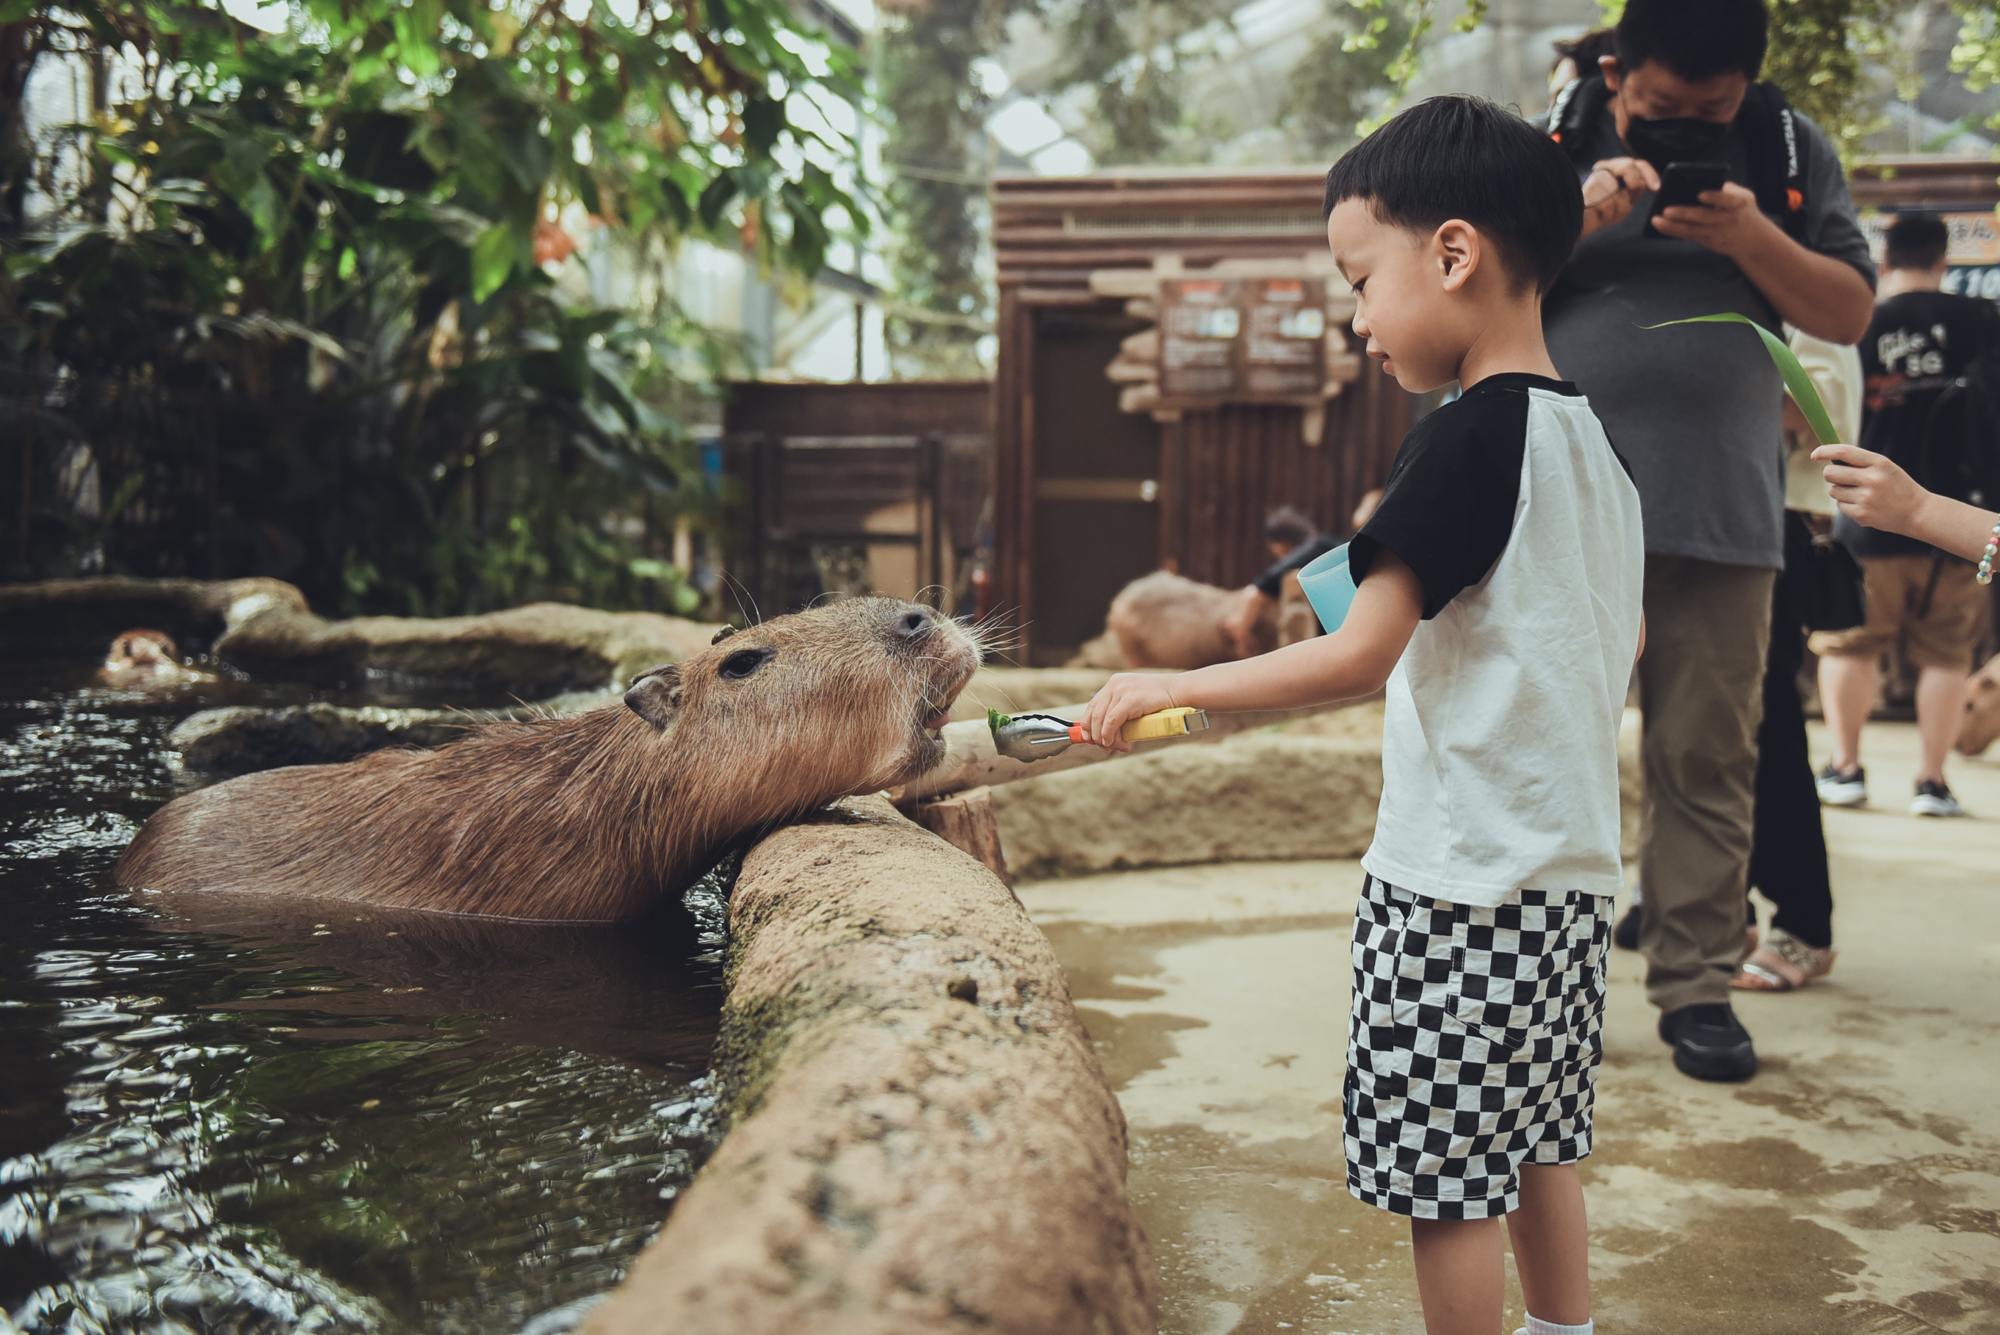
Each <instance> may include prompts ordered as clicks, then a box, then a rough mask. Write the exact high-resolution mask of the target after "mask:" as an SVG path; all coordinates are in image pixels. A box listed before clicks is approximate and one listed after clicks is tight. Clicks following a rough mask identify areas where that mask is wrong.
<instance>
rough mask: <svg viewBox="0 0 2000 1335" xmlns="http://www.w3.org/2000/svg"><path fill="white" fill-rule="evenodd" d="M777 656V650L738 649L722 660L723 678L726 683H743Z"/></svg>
mask: <svg viewBox="0 0 2000 1335" xmlns="http://www.w3.org/2000/svg"><path fill="white" fill-rule="evenodd" d="M777 656H778V651H777V650H775V649H738V650H737V651H736V652H735V653H733V654H731V655H730V656H729V657H727V658H725V659H723V660H722V677H723V679H724V680H725V681H742V680H743V679H744V678H745V677H747V676H749V675H750V674H751V673H753V672H755V671H756V670H757V669H758V668H760V667H763V666H764V664H766V663H768V662H770V661H771V660H772V659H773V658H776V657H777Z"/></svg>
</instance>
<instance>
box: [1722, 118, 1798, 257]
mask: <svg viewBox="0 0 2000 1335" xmlns="http://www.w3.org/2000/svg"><path fill="white" fill-rule="evenodd" d="M1736 125H1737V128H1738V129H1739V130H1740V131H1741V132H1742V134H1743V146H1744V148H1745V149H1746V150H1747V151H1748V153H1749V155H1750V182H1751V187H1750V188H1751V189H1752V190H1753V191H1755V192H1756V195H1757V207H1758V208H1759V209H1760V210H1762V211H1763V212H1764V213H1765V214H1766V215H1767V216H1769V217H1770V218H1772V219H1773V220H1775V221H1776V222H1777V224H1778V225H1779V226H1780V227H1782V228H1784V229H1785V234H1786V235H1787V236H1789V237H1791V238H1792V240H1794V241H1796V242H1798V243H1799V244H1800V245H1804V244H1805V241H1806V168H1807V167H1808V166H1809V165H1810V164H1809V162H1808V160H1807V154H1809V153H1810V152H1811V151H1812V148H1811V141H1810V140H1808V139H1807V138H1806V136H1805V135H1804V134H1803V133H1802V132H1801V131H1800V129H1799V125H1798V118H1797V116H1796V115H1795V114H1794V113H1793V111H1792V108H1791V104H1790V103H1789V102H1787V101H1785V95H1784V93H1782V92H1780V91H1779V89H1778V86H1777V85H1776V84H1773V83H1759V84H1752V85H1751V86H1750V90H1749V91H1748V92H1747V93H1745V94H1744V95H1743V109H1742V110H1741V111H1739V112H1737V113H1736Z"/></svg>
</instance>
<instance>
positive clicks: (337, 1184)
mask: <svg viewBox="0 0 2000 1335" xmlns="http://www.w3.org/2000/svg"><path fill="white" fill-rule="evenodd" d="M329 698H332V699H336V700H337V699H338V698H339V697H337V696H331V695H329V694H328V693H325V692H320V693H315V694H312V695H308V694H307V693H305V692H304V691H302V690H297V689H289V690H288V689H283V688H272V687H263V686H256V685H252V684H248V683H223V684H217V685H213V686H205V687H192V688H185V689H183V690H182V691H180V692H178V693H177V694H175V695H173V696H171V697H169V698H165V699H147V698H145V697H142V696H138V695H133V694H124V693H119V692H112V691H107V690H103V689H99V688H95V687H93V686H91V685H90V678H89V671H88V669H84V668H79V667H77V666H75V665H22V664H19V663H13V664H0V904H4V910H0V912H4V917H0V922H3V923H4V927H0V1313H4V1314H5V1316H6V1317H7V1318H9V1319H11V1320H12V1321H13V1322H14V1324H15V1325H17V1326H19V1327H20V1328H22V1329H23V1330H25V1331H29V1332H37V1333H39V1332H45V1331H74V1332H97V1331H117V1332H127V1331H129V1332H139V1331H144V1332H148V1333H149V1335H152V1333H153V1332H178V1331H188V1332H197V1331H199V1332H224V1331H226V1332H232V1333H235V1335H256V1333H260V1332H266V1331H269V1332H281V1331H282V1332H294V1331H300V1332H360V1331H368V1332H389V1333H392V1335H400V1333H401V1332H419V1331H421V1332H426V1333H429V1332H447V1333H448V1332H461V1331H462V1332H480V1333H481V1335H494V1333H495V1332H499V1333H501V1335H505V1333H507V1332H518V1331H530V1332H534V1335H547V1332H553V1331H557V1330H563V1329H567V1328H568V1327H569V1326H570V1325H571V1324H573V1322H574V1320H575V1319H576V1318H577V1316H578V1314H579V1313H580V1312H581V1310H582V1309H583V1307H584V1306H585V1305H586V1300H588V1299H590V1298H592V1297H594V1296H596V1295H599V1294H601V1293H603V1292H605V1291H606V1290H608V1289H609V1288H610V1287H611V1286H612V1285H613V1284H614V1283H615V1282H616V1281H617V1279H618V1278H619V1276H620V1275H621V1274H622V1273H623V1272H624V1269H625V1267H626V1266H627V1265H628V1264H629V1263H630V1261H631V1259H632V1258H633V1256H634V1255H635V1254H636V1253H637V1252H638V1250H639V1249H640V1248H641V1247H642V1246H643V1245H644V1244H645V1243H646V1241H647V1240H648V1239H650V1238H651V1237H652V1235H653V1234H654V1233H655V1231H657V1229H658V1228H659V1226H660V1224H661V1222H662V1221H663V1220H664V1218H665V1217H666V1214H667V1211H668V1210H669V1209H670V1208H671V1206H672V1202H673V1198H674V1196H675V1195H676V1193H677V1192H678V1191H679V1190H680V1188H681V1187H683V1186H684V1185H685V1184H686V1183H687V1182H688V1181H689V1180H690V1178H691V1177H692V1175H693V1173H694V1170H695V1169H696V1168H697V1167H698V1166H699V1164H700V1161H701V1160H702V1158H703V1157H704V1156H705V1155H706V1153H707V1152H708V1150H709V1149H710V1148H711V1146H712V1139H713V1128H712V1119H711V1111H712V1106H713V1099H712V1097H711V1096H710V1094H709V1093H708V1086H707V1080H706V1076H705V1072H706V1069H707V1064H708V1058H709V1053H710V1048H711V1046H712V1045H713V1042H714V1037H715V1031H716V1024H717V1016H718V1013H719V1010H720V1007H721V1001H722V978H721V970H722V966H721V947H722V937H721V924H722V911H723V904H724V902H725V898H726V893H727V891H726V886H725V885H724V884H723V877H722V874H721V873H716V874H712V875H711V877H710V878H708V879H707V880H706V881H704V882H703V883H702V884H701V885H700V886H697V887H696V889H695V890H694V891H691V892H690V894H689V896H688V899H687V903H686V905H685V906H675V907H674V908H672V909H671V910H670V911H666V912H663V913H662V914H661V915H660V916H659V917H658V918H657V919H656V920H654V921H649V922H646V923H643V924H637V925H626V926H622V927H618V928H604V927H585V928H575V927H552V926H534V925H528V924H507V923H476V922H466V921H464V920H459V919H451V918H444V917H440V916H438V915H422V914H412V915H401V916H396V915H385V914H382V913H379V912H372V913H357V912H355V911H354V910H353V909H351V908H350V909H349V910H348V911H345V912H342V911H340V910H339V909H338V908H337V906H334V905H331V904H328V903H325V902H319V903H313V902H309V901H308V902H300V901H284V900H273V901H268V902H266V901H262V900H257V899H254V898H249V897H243V896H223V897H193V898H182V899H174V900H169V899H166V898H164V897H159V896H151V895H137V896H134V895H131V894H128V893H126V892H124V891H122V890H119V889H117V888H116V887H115V886H114V885H113V884H112V883H111V878H110V871H111V867H112V865H113V864H114V863H115V862H116V861H117V859H118V855H119V854H120V853H121V852H122V851H123V850H124V847H125V844H126V842H127V841H128V840H129V839H130V838H131V837H132V835H133V833H134V832H136V831H137V829H138V828H139V826H140V824H141V823H142V822H143V821H144V820H145V818H146V816H147V815H148V814H150V813H151V812H152V811H153V810H154V809H155V808H157V807H158V806H159V805H160V804H161V803H163V802H165V801H166V800H168V799H169V798H171V797H172V796H174V795H175V793H176V792H178V791H181V790H182V789H183V788H184V787H186V786H187V785H188V783H189V780H188V779H186V778H185V777H184V776H181V775H180V774H178V773H177V771H176V768H175V766H174V765H173V763H172V756H171V753H169V752H167V751H166V750H165V749H164V746H163V739H164V737H165V736H166V734H167V732H168V731H169V730H170V729H171V728H172V726H173V725H174V724H175V723H176V722H178V721H179V720H180V719H181V718H183V717H185V716H186V715H188V714H190V713H192V712H194V711H195V710H196V709H200V708H206V707H208V706H210V705H214V704H221V703H229V704H293V703H300V702H302V701H304V700H306V699H329ZM369 702H370V703H439V702H438V701H436V700H434V699H432V700H424V701H394V700H385V699H383V698H382V697H381V696H374V697H371V698H370V701H369ZM5 1328H6V1321H5V1320H0V1329H5Z"/></svg>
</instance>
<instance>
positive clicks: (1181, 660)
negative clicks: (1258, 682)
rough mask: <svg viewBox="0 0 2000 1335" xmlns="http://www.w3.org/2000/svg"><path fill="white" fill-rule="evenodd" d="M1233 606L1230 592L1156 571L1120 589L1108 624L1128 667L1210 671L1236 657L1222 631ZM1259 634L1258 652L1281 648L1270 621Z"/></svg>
mask: <svg viewBox="0 0 2000 1335" xmlns="http://www.w3.org/2000/svg"><path fill="white" fill-rule="evenodd" d="M1235 606H1236V595H1235V594H1234V593H1232V592H1230V591H1229V590H1228V589H1218V588H1216V587H1215V586H1214V585H1213V584H1201V583H1197V582H1196V581H1194V580H1191V579H1183V578H1182V577H1181V576H1179V575H1174V574H1169V573H1168V572H1167V571H1164V570H1155V571H1154V572H1153V573H1152V574H1150V575H1147V576H1146V577H1145V578H1143V579H1135V580H1133V581H1132V582H1131V583H1130V584H1127V585H1126V586H1125V587H1124V588H1122V589H1120V590H1119V591H1118V596H1117V597H1116V598H1113V599H1112V600H1111V611H1110V612H1109V613H1108V614H1107V615H1106V616H1105V618H1104V622H1105V625H1106V627H1107V628H1109V630H1110V632H1111V633H1112V634H1113V635H1115V636H1116V637H1117V639H1118V647H1119V649H1120V650H1121V651H1122V652H1123V654H1124V656H1125V664H1126V666H1128V667H1134V668H1198V667H1207V666H1208V665H1209V664H1210V663H1228V662H1232V661H1234V659H1235V658H1236V651H1235V649H1234V648H1233V647H1231V645H1230V643H1229V636H1228V635H1227V634H1226V633H1225V632H1224V631H1223V629H1222V619H1223V618H1224V617H1226V616H1228V615H1229V613H1230V611H1231V610H1232V609H1233V608H1234V607H1235ZM1255 635H1256V641H1257V652H1258V653H1260V654H1264V653H1269V652H1270V651H1271V650H1272V649H1274V648H1276V647H1277V630H1276V627H1275V625H1274V624H1273V620H1272V618H1271V617H1269V616H1266V617H1264V618H1263V619H1262V620H1260V621H1259V622H1258V623H1257V625H1256V627H1255Z"/></svg>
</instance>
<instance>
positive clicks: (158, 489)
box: [0, 0, 867, 615]
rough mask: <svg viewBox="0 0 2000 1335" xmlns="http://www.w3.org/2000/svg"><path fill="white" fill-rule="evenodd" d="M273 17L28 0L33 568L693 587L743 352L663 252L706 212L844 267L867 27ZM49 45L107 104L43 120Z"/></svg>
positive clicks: (587, 13) (6, 204) (15, 222)
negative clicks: (687, 536) (826, 107)
mask: <svg viewBox="0 0 2000 1335" xmlns="http://www.w3.org/2000/svg"><path fill="white" fill-rule="evenodd" d="M262 16H263V17H268V18H270V19H271V20H272V21H273V22H274V23H275V24H282V30H281V31H277V32H262V31H258V30H257V29H255V28H252V27H249V26H247V25H246V24H244V23H242V22H239V21H238V20H237V19H235V18H232V17H230V16H229V15H227V14H225V13H223V12H221V11H218V10H216V9H213V8H209V7H206V6H204V5H202V4H199V3H196V2H195V0H64V3H63V4H62V5H61V6H60V7H57V6H53V5H40V4H36V3H34V0H0V257H4V262H5V270H4V274H0V377H4V379H5V383H4V385H0V414H4V418H0V437H8V438H11V442H12V446H11V448H8V447H4V446H0V454H4V455H5V456H6V458H5V459H4V460H0V466H9V467H11V477H10V480H9V484H8V487H7V490H8V491H9V492H13V491H14V490H15V487H16V485H17V484H18V488H19V491H18V496H17V497H16V498H15V499H16V503H14V504H10V505H7V506H6V507H5V509H6V511H7V513H5V514H4V515H0V543H4V560H5V563H6V568H7V574H8V576H9V577H11V578H16V579H19V578H37V577H50V576H59V575H65V574H75V573H90V572H97V571H105V572H116V571H125V572H129V573H135V574H152V575H166V574H190V575H240V574H249V573H259V574H271V575H276V576H279V577H281V578H286V579H290V580H292V581H294V582H296V583H298V584H299V585H301V587H303V588H304V589H305V590H306V592H307V594H308V596H309V597H310V598H311V599H312V601H313V603H314V605H315V606H318V607H321V608H324V609H327V610H335V609H337V610H341V611H345V612H359V611H383V612H401V613H410V614H431V615H436V614H442V613H456V612H467V611H477V610H482V609H485V608H491V607H497V606H504V605H508V604H512V603H517V602H521V601H526V600H530V599H534V598H542V597H555V598H562V599H568V600H574V601H581V602H588V603H592V604H595V605H598V606H609V607H619V606H623V607H635V606H636V607H652V608H658V609H660V610H675V611H688V610H691V609H692V608H693V606H694V605H695V603H696V601H697V598H696V595H695V593H694V591H693V590H691V589H690V588H689V587H688V586H687V584H686V581H685V568H684V562H683V563H676V562H675V561H671V560H668V559H664V558H667V557H669V556H674V555H681V556H683V557H684V555H685V552H684V548H685V543H683V544H681V546H682V548H683V550H682V551H681V552H678V553H677V552H676V551H675V550H674V547H675V544H674V542H673V535H674V533H675V532H676V529H677V527H678V529H679V531H680V532H682V533H683V534H684V533H685V532H686V530H687V522H688V520H689V518H690V517H692V518H693V519H695V520H696V521H700V520H701V519H703V518H704V517H705V516H706V515H707V514H708V513H709V512H710V511H711V510H712V508H713V506H714V503H715V496H714V487H713V485H712V483H710V482H708V481H706V480H705V474H704V470H703V468H702V466H701V460H700V459H699V458H698V457H697V448H696V446H695V444H694V442H693V440H692V439H691V437H690V435H689V433H688V431H687V430H686V429H685V426H684V423H685V422H686V420H687V411H686V410H687V408H688V407H689V406H690V404H691V403H693V402H695V401H697V400H699V399H701V398H702V397H704V396H710V395H712V394H713V393H714V392H715V384H716V381H717V379H718V378H719V376H720V375H721V374H722V373H723V372H724V371H725V370H727V369H728V367H729V365H730V362H731V358H732V352H733V349H732V347H731V345H730V343H729V342H728V340H726V339H723V338H720V337H717V336H715V335H713V334H711V333H709V332H708V331H707V330H705V329H703V328H702V327H700V326H699V325H698V324H696V323H695V322H694V321H692V320H690V319H688V318H687V317H686V316H684V315H683V314H682V313H681V312H680V311H679V310H678V308H677V307H676V306H675V304H674V302H673V300H672V299H671V295H670V292H669V291H668V289H667V288H666V287H665V286H664V285H663V284H662V282H661V281H660V278H659V275H660V274H661V273H662V272H663V270H664V262H665V261H666V259H667V258H668V257H669V256H670V254H671V252H672V250H673V248H674V247H675V246H676V245H677V244H678V243H679V242H680V241H682V240H683V239H684V238H689V237H702V238H707V239H711V240H714V241H717V242H718V243H721V244H726V245H728V246H730V247H732V248H735V247H739V246H740V247H742V248H743V249H744V250H746V251H747V252H749V253H751V254H752V255H754V256H755V258H756V260H757V262H758V264H759V265H760V266H761V267H762V268H763V269H764V270H766V271H779V272H790V273H795V274H807V275H810V274H813V273H816V272H817V271H818V270H819V269H820V266H821V264H822V261H823V259H824V257H825V254H826V251H827V247H828V245H829V242H830V240H831V239H832V238H833V236H834V235H835V234H836V233H837V232H846V233H848V234H850V235H858V234H860V233H862V232H864V231H865V230H866V226H867V209H866V208H865V207H864V206H863V204H862V203H861V202H860V201H858V200H857V199H856V198H855V196H854V194H853V193H852V192H851V191H850V189H848V188H846V187H845V186H844V185H843V184H842V178H841V177H840V175H839V172H840V169H841V164H842V163H843V162H844V161H846V160H847V159H848V158H849V157H850V155H851V146H850V145H849V144H848V143H847V142H845V140H844V139H843V138H842V137H841V136H840V135H838V134H836V133H834V132H832V131H831V130H830V128H829V127H828V124H827V121H826V118H825V117H824V116H822V115H819V114H817V113H816V112H815V111H814V110H813V109H812V107H811V106H810V105H808V104H810V103H811V102H812V100H813V99H816V98H817V99H825V98H834V99H840V100H846V101H854V100H858V99H859V98H860V97H861V91H860V84H859V78H858V73H859V72H858V69H857V66H856V63H855V61H854V59H853V57H852V56H851V54H850V53H846V52H844V51H842V50H840V49H839V48H837V47H832V46H830V45H829V44H826V43H823V42H820V41H817V40H815V38H814V37H813V35H812V34H811V33H809V32H808V31H806V30H805V29H804V28H803V27H802V26H801V25H800V23H799V22H798V21H797V20H796V19H795V18H794V17H793V15H792V12H791V10H790V9H788V8H787V7H786V6H785V5H784V4H783V3H781V0H704V3H701V4H696V5H682V6H675V7H669V6H667V5H666V4H664V3H661V4H654V5H649V6H646V7H640V6H638V5H637V4H636V3H634V0H625V3H624V4H623V5H622V6H621V5H620V4H617V3H607V2H606V0H569V2H568V3H563V4H558V3H555V2H554V0H548V2H547V3H539V4H532V5H531V4H528V3H525V0H518V2H509V0H503V3H501V4H500V5H499V6H498V7H490V6H489V4H488V3H487V0H297V2H296V3H291V4H289V5H287V4H284V3H277V4H273V5H270V6H267V7H265V9H264V10H263V11H262ZM48 62H68V63H69V66H70V68H71V69H72V70H73V71H74V72H75V74H76V76H77V77H78V78H80V79H83V80H87V82H88V107H89V112H90V114H89V115H88V116H87V117H82V118H79V119H78V120H77V122H76V123H73V124H68V125H65V126H62V127H59V129H58V131H57V132H56V133H54V134H53V135H49V136H45V137H43V138H41V139H39V140H38V139H35V138H33V137H31V136H30V135H29V134H28V132H27V124H26V117H25V112H24V95H25V90H26V88H27V86H28V81H29V76H30V74H31V73H32V72H33V71H34V70H35V68H36V66H37V64H38V63H43V64H46V63H48ZM573 253H575V254H576V259H572V255H573ZM578 260H585V261H587V263H579V262H577V261H578Z"/></svg>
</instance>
